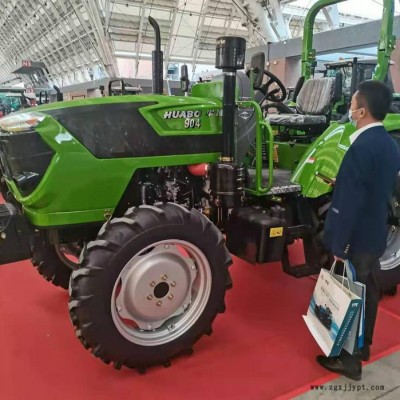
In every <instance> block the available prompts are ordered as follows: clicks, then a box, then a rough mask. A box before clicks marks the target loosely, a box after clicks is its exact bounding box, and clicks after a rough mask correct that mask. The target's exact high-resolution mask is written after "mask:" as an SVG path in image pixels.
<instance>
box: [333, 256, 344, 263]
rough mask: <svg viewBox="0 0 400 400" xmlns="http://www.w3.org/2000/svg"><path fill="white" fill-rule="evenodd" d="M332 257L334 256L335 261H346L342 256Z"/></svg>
mask: <svg viewBox="0 0 400 400" xmlns="http://www.w3.org/2000/svg"><path fill="white" fill-rule="evenodd" d="M333 257H334V259H335V261H339V262H342V263H344V262H345V261H346V260H344V259H343V258H340V257H338V256H333Z"/></svg>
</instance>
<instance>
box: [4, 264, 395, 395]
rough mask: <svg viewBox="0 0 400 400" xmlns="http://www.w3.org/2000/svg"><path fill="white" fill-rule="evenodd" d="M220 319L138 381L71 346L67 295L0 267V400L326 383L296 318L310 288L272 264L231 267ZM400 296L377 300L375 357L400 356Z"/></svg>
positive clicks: (292, 391) (285, 391) (248, 391)
mask: <svg viewBox="0 0 400 400" xmlns="http://www.w3.org/2000/svg"><path fill="white" fill-rule="evenodd" d="M231 272H232V276H233V280H234V289H233V290H232V291H230V292H229V293H228V296H227V312H226V313H225V314H224V315H222V316H220V317H219V318H218V319H217V321H216V323H215V325H214V334H213V335H212V336H211V337H204V338H203V339H202V340H201V341H200V342H199V343H198V344H197V345H196V346H195V353H194V355H193V356H190V357H189V356H184V357H182V358H179V359H177V360H175V361H174V362H173V364H172V367H171V368H169V369H166V368H163V367H160V368H154V369H151V370H149V371H148V372H147V374H146V375H139V374H138V373H137V372H136V371H132V370H127V369H123V370H122V371H116V370H114V369H112V368H111V367H109V366H106V365H103V364H102V363H101V362H100V361H98V360H96V359H95V358H94V357H92V356H91V355H90V354H89V353H88V352H87V351H86V350H84V349H83V347H82V346H81V345H80V343H79V342H78V340H76V339H75V336H74V333H73V330H72V326H71V324H70V322H69V319H68V313H67V294H66V293H65V292H64V291H62V290H60V289H57V288H55V287H53V286H52V285H50V284H49V283H47V282H45V281H44V279H42V278H41V277H40V276H39V274H38V273H37V272H36V271H35V270H34V269H33V268H32V267H31V265H30V264H29V263H28V262H24V263H17V264H13V265H6V266H0V323H1V329H0V354H1V361H0V399H3V400H28V399H29V400H54V399H57V400H67V399H68V400H70V399H73V400H88V399H96V400H105V399H107V400H109V399H118V400H126V399H130V400H131V399H138V400H152V399H155V400H160V399H173V400H187V399H192V400H204V399H218V400H224V399H229V400H235V399H237V400H245V399H246V400H247V399H249V400H268V399H278V398H279V399H290V398H293V397H294V396H295V395H297V394H300V393H302V392H304V391H307V390H308V389H309V387H310V384H317V383H323V382H326V381H329V380H331V379H333V378H334V377H335V375H330V374H327V373H326V372H325V371H324V370H323V369H321V368H320V367H319V366H318V365H317V364H316V363H315V361H314V359H315V356H316V355H317V354H319V353H320V351H319V349H318V347H317V345H316V344H315V342H314V339H313V338H312V337H311V335H310V334H309V333H308V331H307V328H306V326H305V324H304V321H303V319H302V314H303V313H305V312H306V310H307V306H308V302H309V299H310V296H311V293H312V290H313V287H314V285H315V281H314V280H312V279H309V278H305V279H301V280H296V279H295V278H291V277H289V276H287V275H285V274H284V273H283V272H282V271H281V269H280V266H279V265H276V264H275V265H267V266H257V267H253V266H250V265H247V264H244V263H242V262H239V261H237V260H236V262H235V264H234V265H233V266H232V268H231ZM399 315H400V296H399V297H397V298H393V299H390V298H388V299H385V300H384V301H383V302H382V305H381V310H380V312H379V316H378V324H377V332H376V344H375V345H374V347H373V354H372V356H373V360H374V359H376V358H379V357H381V356H383V355H386V354H389V353H390V352H393V351H395V350H398V349H400V335H399V332H400V316H399Z"/></svg>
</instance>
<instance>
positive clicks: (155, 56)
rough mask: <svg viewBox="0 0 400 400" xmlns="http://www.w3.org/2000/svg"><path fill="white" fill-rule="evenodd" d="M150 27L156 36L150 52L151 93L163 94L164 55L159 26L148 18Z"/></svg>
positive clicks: (152, 19)
mask: <svg viewBox="0 0 400 400" xmlns="http://www.w3.org/2000/svg"><path fill="white" fill-rule="evenodd" d="M149 22H150V25H151V26H152V27H153V29H154V33H155V35H156V49H155V50H153V52H152V62H153V67H152V69H153V93H155V94H163V93H164V88H163V84H164V81H163V59H164V55H163V52H162V51H161V33H160V26H159V25H158V23H157V21H156V20H155V19H154V18H152V17H149Z"/></svg>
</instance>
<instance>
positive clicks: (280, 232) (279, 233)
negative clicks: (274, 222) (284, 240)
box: [269, 227, 283, 237]
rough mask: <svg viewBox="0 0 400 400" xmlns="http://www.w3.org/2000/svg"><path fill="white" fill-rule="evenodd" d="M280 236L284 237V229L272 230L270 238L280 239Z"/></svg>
mask: <svg viewBox="0 0 400 400" xmlns="http://www.w3.org/2000/svg"><path fill="white" fill-rule="evenodd" d="M280 236H283V227H280V228H271V229H270V231H269V237H280Z"/></svg>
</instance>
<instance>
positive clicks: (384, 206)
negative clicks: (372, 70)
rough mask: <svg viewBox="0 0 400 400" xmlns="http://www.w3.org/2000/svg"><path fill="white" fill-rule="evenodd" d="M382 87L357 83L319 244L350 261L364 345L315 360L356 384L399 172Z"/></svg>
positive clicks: (369, 336) (367, 343) (369, 331)
mask: <svg viewBox="0 0 400 400" xmlns="http://www.w3.org/2000/svg"><path fill="white" fill-rule="evenodd" d="M392 97H393V95H392V92H391V90H390V89H389V88H388V87H387V86H386V85H385V84H383V83H381V82H376V81H368V82H363V83H362V84H361V85H360V86H359V88H358V91H357V92H356V93H355V95H354V96H353V99H352V102H351V108H350V114H349V117H350V120H351V121H352V123H353V124H354V125H355V126H356V127H357V129H358V130H357V131H356V132H355V133H354V134H353V135H352V136H351V137H350V142H351V146H350V148H349V150H348V151H347V153H346V155H345V157H344V159H343V162H342V165H341V167H340V170H339V174H338V176H337V178H336V182H335V189H334V193H333V197H332V204H331V208H330V210H329V212H328V216H327V219H326V223H325V238H324V239H325V243H326V245H327V246H328V248H329V249H330V250H331V251H332V253H333V254H334V256H335V259H336V260H337V261H342V262H343V261H344V260H350V261H351V263H352V264H353V265H354V267H355V270H356V274H357V280H358V281H360V282H362V283H364V284H365V285H366V307H365V312H366V315H365V346H364V348H363V349H360V350H359V351H356V352H355V354H354V355H352V356H351V355H349V354H348V353H347V352H345V351H342V353H341V355H340V356H339V357H335V358H329V357H325V356H318V357H317V361H318V362H319V364H321V365H322V366H323V367H324V368H326V369H328V370H329V371H332V372H336V373H339V374H342V375H344V376H346V377H348V378H350V379H354V380H360V379H361V373H362V368H361V360H364V361H367V360H368V359H369V347H370V345H371V344H372V338H373V333H374V327H375V320H376V315H377V310H378V302H379V297H380V290H379V284H378V275H379V271H380V263H379V259H380V257H381V256H382V255H383V253H384V252H385V248H386V237H387V222H388V211H389V208H388V206H389V204H390V199H391V197H392V195H393V192H394V189H395V184H396V178H397V175H398V172H399V170H400V153H399V150H398V148H397V145H396V143H395V142H394V141H393V139H392V138H391V137H390V135H389V134H388V133H387V132H386V130H385V128H384V127H383V124H382V121H383V120H384V119H385V117H386V115H387V113H388V111H389V109H390V105H391V102H392Z"/></svg>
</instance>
